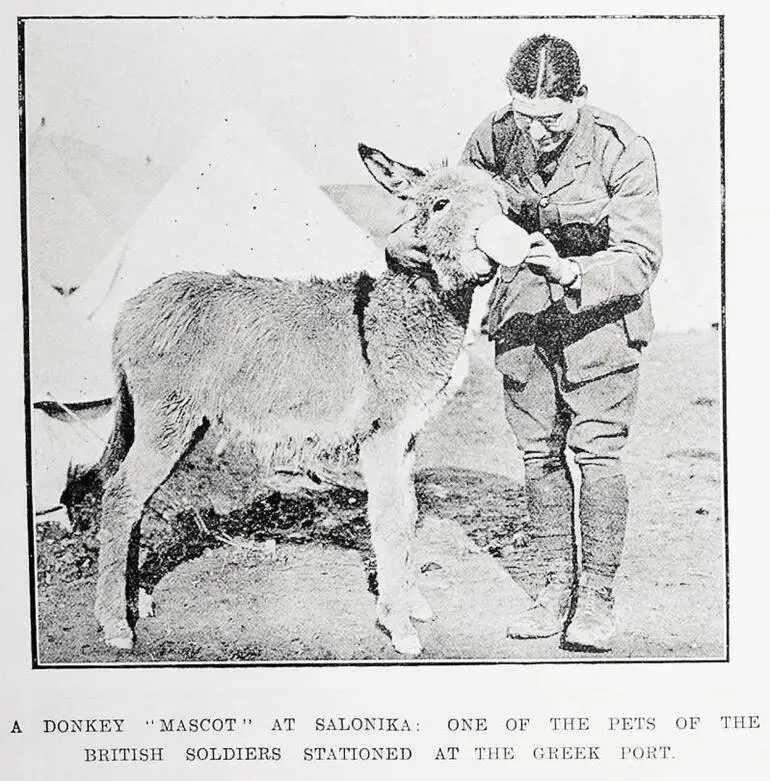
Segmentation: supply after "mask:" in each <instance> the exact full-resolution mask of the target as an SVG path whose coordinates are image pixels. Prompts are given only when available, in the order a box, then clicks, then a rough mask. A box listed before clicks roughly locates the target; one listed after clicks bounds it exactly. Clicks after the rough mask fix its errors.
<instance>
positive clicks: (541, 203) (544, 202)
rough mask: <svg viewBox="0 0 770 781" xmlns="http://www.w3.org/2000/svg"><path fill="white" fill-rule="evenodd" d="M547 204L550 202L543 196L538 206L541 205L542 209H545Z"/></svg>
mask: <svg viewBox="0 0 770 781" xmlns="http://www.w3.org/2000/svg"><path fill="white" fill-rule="evenodd" d="M549 203H550V201H549V200H548V198H546V197H545V196H543V197H542V198H541V199H540V205H541V206H542V207H543V208H545V207H546V206H548V204H549Z"/></svg>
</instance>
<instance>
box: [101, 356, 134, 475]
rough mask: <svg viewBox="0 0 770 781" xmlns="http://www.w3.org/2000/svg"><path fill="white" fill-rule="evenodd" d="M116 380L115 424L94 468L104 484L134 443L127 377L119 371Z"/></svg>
mask: <svg viewBox="0 0 770 781" xmlns="http://www.w3.org/2000/svg"><path fill="white" fill-rule="evenodd" d="M116 379H117V383H118V391H117V393H116V394H115V399H114V400H113V405H114V407H115V422H114V423H113V425H112V432H111V433H110V438H109V440H107V446H106V447H105V448H104V452H103V453H102V457H101V458H100V459H99V462H98V463H97V464H96V465H95V467H94V469H95V470H97V472H98V475H99V478H100V479H101V481H102V483H106V482H107V480H109V479H110V478H111V477H112V476H113V475H114V474H115V472H117V471H118V467H119V466H120V464H121V463H122V461H123V459H124V458H125V457H126V455H127V454H128V451H129V448H130V447H131V445H132V444H133V442H134V403H133V400H132V399H131V394H130V393H129V390H128V384H127V383H126V375H125V374H124V373H123V372H122V371H120V370H118V374H117V377H116Z"/></svg>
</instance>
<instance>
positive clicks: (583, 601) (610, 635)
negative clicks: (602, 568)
mask: <svg viewBox="0 0 770 781" xmlns="http://www.w3.org/2000/svg"><path fill="white" fill-rule="evenodd" d="M614 606H615V598H614V596H613V593H612V578H608V577H607V576H605V575H597V574H596V573H595V572H583V574H582V575H581V576H580V584H579V585H578V596H577V604H576V606H575V613H574V615H573V616H572V620H571V621H570V622H569V626H568V627H567V631H566V633H565V635H564V644H565V645H566V646H568V647H575V648H577V649H580V650H585V651H609V650H610V649H611V648H612V642H613V640H614V639H615V618H614V616H613V612H612V611H613V608H614Z"/></svg>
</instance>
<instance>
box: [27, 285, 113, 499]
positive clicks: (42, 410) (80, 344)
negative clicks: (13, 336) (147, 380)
mask: <svg viewBox="0 0 770 781" xmlns="http://www.w3.org/2000/svg"><path fill="white" fill-rule="evenodd" d="M29 362H30V365H29V368H30V401H31V403H32V419H31V433H32V470H33V471H32V490H33V505H34V508H35V512H36V513H48V512H50V511H52V510H55V509H56V508H57V507H58V506H59V497H60V496H61V493H62V491H63V490H64V487H65V485H66V480H67V473H68V471H69V469H70V467H71V466H72V465H73V464H87V463H93V462H94V461H96V459H97V458H98V457H99V454H100V453H101V451H102V448H103V447H104V442H105V440H106V439H107V436H108V434H109V429H110V427H111V424H112V419H111V414H110V408H109V399H110V397H111V395H112V386H113V383H112V377H111V370H110V349H109V338H108V337H107V336H106V335H105V334H104V333H103V332H102V331H100V330H99V329H98V328H96V327H95V326H94V325H93V324H91V323H89V322H88V320H86V319H85V318H84V317H83V315H82V314H81V313H80V312H79V311H78V310H76V309H75V308H74V307H73V306H72V305H71V303H70V302H69V301H68V300H67V298H65V297H64V296H62V295H60V294H59V293H57V292H56V291H55V290H54V289H53V287H52V286H51V285H50V284H49V283H48V282H47V281H45V280H44V279H43V278H42V277H41V275H40V274H39V273H37V272H36V271H34V270H30V273H29Z"/></svg>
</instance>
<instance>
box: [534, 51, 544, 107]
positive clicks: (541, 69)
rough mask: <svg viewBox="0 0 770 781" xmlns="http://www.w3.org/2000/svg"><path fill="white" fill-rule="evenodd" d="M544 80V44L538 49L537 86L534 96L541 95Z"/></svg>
mask: <svg viewBox="0 0 770 781" xmlns="http://www.w3.org/2000/svg"><path fill="white" fill-rule="evenodd" d="M544 81H545V46H543V48H542V49H540V61H539V63H538V66H537V86H536V87H535V97H536V98H539V97H541V95H542V93H543V82H544Z"/></svg>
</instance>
